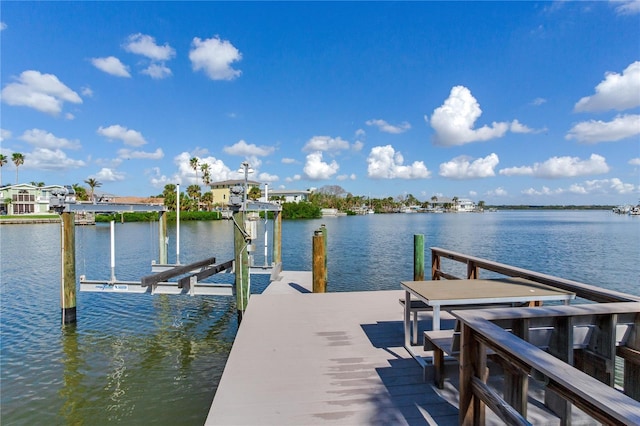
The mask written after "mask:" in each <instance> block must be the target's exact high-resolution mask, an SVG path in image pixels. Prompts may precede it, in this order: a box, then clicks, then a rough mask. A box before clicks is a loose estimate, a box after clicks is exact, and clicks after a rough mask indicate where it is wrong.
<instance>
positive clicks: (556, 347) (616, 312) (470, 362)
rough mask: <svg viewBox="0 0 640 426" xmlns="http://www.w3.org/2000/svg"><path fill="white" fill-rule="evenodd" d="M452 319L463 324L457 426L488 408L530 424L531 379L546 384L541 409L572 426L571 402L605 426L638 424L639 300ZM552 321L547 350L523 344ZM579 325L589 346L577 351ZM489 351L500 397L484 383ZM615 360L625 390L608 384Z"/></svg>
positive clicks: (476, 420)
mask: <svg viewBox="0 0 640 426" xmlns="http://www.w3.org/2000/svg"><path fill="white" fill-rule="evenodd" d="M454 315H455V316H456V318H457V319H458V321H459V322H460V325H461V342H460V424H464V425H468V424H477V425H482V424H484V417H485V406H487V407H489V408H490V409H491V410H492V411H494V412H495V413H496V414H497V415H498V416H499V417H500V418H502V420H504V421H505V422H506V423H508V424H529V423H528V421H527V420H526V417H527V389H528V377H529V376H531V377H533V378H534V379H535V380H539V381H542V382H543V383H544V384H545V404H546V405H547V407H548V408H550V409H551V410H552V411H554V412H555V413H556V414H557V415H558V416H559V417H560V418H561V424H570V422H571V404H573V405H575V406H577V407H579V408H580V409H581V410H582V411H584V412H585V413H587V414H588V415H590V416H592V417H593V418H594V419H596V420H597V421H599V422H602V423H603V424H626V425H629V424H640V402H638V400H640V303H638V302H630V303H602V304H582V305H574V306H551V307H540V308H528V309H519V308H505V309H491V310H488V309H486V310H472V311H454ZM549 321H551V324H553V332H552V334H551V336H550V340H549V347H548V349H547V350H548V352H545V351H544V350H542V349H539V348H538V347H536V346H534V345H532V344H530V343H528V342H527V341H526V340H527V338H528V334H529V330H530V327H531V326H532V325H536V324H538V325H539V324H540V323H545V322H546V323H549ZM584 327H590V330H589V331H588V334H587V335H586V337H585V339H584V340H585V342H586V343H585V345H584V347H583V348H576V346H575V341H576V340H580V339H575V337H574V330H577V328H584ZM507 328H508V329H509V330H510V331H508V330H507ZM487 351H491V353H492V356H494V357H495V356H496V355H497V356H498V357H499V359H500V363H501V364H502V365H503V366H504V367H505V368H504V370H505V381H504V383H505V385H504V386H505V388H504V390H503V395H504V398H503V397H501V396H500V395H499V394H498V393H497V392H496V391H494V390H493V389H491V388H489V387H488V386H487V384H486V381H487V372H488V371H487V365H488V364H487ZM616 355H617V356H620V357H622V358H623V359H624V362H625V364H624V379H623V380H624V384H623V389H624V393H622V392H620V391H619V390H616V389H615V388H614V387H613V386H614V375H615V356H616ZM625 394H626V395H625Z"/></svg>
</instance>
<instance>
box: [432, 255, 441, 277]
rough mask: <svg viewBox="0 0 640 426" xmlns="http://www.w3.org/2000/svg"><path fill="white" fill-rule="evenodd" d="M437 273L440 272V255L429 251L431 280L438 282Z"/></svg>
mask: <svg viewBox="0 0 640 426" xmlns="http://www.w3.org/2000/svg"><path fill="white" fill-rule="evenodd" d="M438 271H440V255H439V254H438V253H436V251H435V250H433V249H432V250H431V279H432V280H439V279H440V276H439V275H438Z"/></svg>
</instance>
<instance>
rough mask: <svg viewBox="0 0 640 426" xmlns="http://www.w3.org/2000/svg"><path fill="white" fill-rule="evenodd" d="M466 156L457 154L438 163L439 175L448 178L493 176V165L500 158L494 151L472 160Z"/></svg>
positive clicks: (495, 164) (494, 165)
mask: <svg viewBox="0 0 640 426" xmlns="http://www.w3.org/2000/svg"><path fill="white" fill-rule="evenodd" d="M470 160H471V159H470V158H469V157H467V156H464V155H462V156H459V157H456V158H454V159H453V160H451V161H447V162H446V163H442V164H440V173H439V174H440V176H442V177H446V178H449V179H476V178H486V177H491V176H495V174H496V173H495V171H494V169H495V167H496V166H497V165H498V163H499V162H500V159H499V158H498V156H497V155H496V154H495V153H491V154H489V155H487V156H486V157H484V158H478V159H476V160H474V161H470Z"/></svg>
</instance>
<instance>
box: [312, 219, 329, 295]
mask: <svg viewBox="0 0 640 426" xmlns="http://www.w3.org/2000/svg"><path fill="white" fill-rule="evenodd" d="M326 264H327V263H326V251H325V240H324V234H323V232H322V230H320V229H319V230H317V231H314V233H313V292H314V293H324V292H326V290H327V278H326V277H327V269H326Z"/></svg>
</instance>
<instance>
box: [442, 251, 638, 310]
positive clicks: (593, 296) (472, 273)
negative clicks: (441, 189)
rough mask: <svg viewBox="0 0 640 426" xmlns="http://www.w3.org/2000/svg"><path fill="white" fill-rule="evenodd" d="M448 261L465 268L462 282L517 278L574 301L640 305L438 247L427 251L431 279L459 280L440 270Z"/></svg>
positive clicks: (585, 286) (591, 288)
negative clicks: (485, 274) (489, 275)
mask: <svg viewBox="0 0 640 426" xmlns="http://www.w3.org/2000/svg"><path fill="white" fill-rule="evenodd" d="M443 258H445V259H450V260H453V261H456V262H460V263H463V264H466V265H467V276H466V278H469V279H474V278H480V271H481V270H486V271H491V272H495V273H498V274H502V275H506V276H509V277H521V278H525V279H528V280H531V281H535V282H539V283H541V284H546V285H550V286H553V287H557V288H561V289H563V290H568V291H571V292H574V293H575V294H576V297H581V298H584V299H587V300H592V301H594V302H600V303H603V302H640V297H636V296H631V295H628V294H625V293H621V292H617V291H613V290H606V289H603V288H600V287H596V286H592V285H588V284H583V283H579V282H577V281H572V280H567V279H564V278H558V277H554V276H552V275H547V274H542V273H540V272H535V271H530V270H528V269H523V268H518V267H516V266H510V265H505V264H503V263H498V262H493V261H491V260H486V259H481V258H479V257H473V256H467V255H465V254H462V253H458V252H455V251H451V250H446V249H442V248H438V247H431V279H432V280H439V279H442V278H444V279H447V280H455V279H461V277H457V276H455V275H453V274H451V273H448V272H445V271H443V270H442V261H441V259H443Z"/></svg>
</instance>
